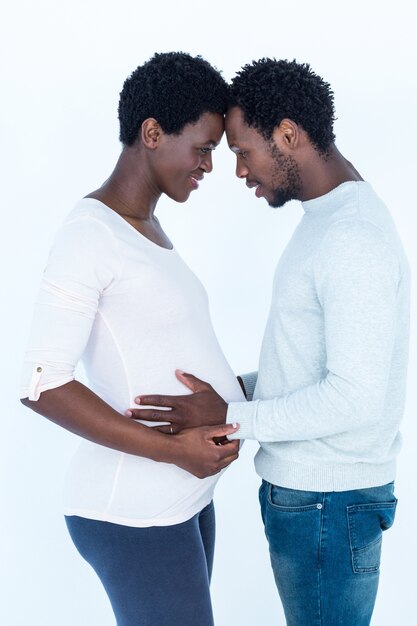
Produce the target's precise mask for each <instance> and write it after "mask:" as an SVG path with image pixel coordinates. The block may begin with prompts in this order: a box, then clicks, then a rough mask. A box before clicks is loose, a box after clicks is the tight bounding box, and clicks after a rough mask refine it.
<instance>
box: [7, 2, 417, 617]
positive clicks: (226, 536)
mask: <svg viewBox="0 0 417 626" xmlns="http://www.w3.org/2000/svg"><path fill="white" fill-rule="evenodd" d="M414 6H415V3H414V2H413V0H410V1H409V2H406V1H405V0H397V2H395V3H391V2H384V1H382V2H379V3H376V2H375V3H374V2H368V3H366V2H364V1H362V2H356V1H351V2H349V3H343V4H342V3H340V7H339V5H338V4H337V3H335V2H330V1H316V2H311V0H299V1H298V2H293V3H291V2H287V3H283V2H279V1H274V2H272V1H271V2H269V1H266V0H258V2H256V3H247V4H246V3H245V2H243V1H240V2H236V3H234V2H229V3H227V2H226V1H224V2H220V0H211V2H210V3H205V4H203V3H200V4H198V3H196V2H191V1H190V0H177V2H176V3H173V2H168V0H166V1H161V0H154V2H152V3H150V4H149V5H144V3H143V2H142V3H140V2H139V1H138V0H136V1H130V0H119V2H118V3H117V4H116V2H114V3H111V2H106V1H105V0H101V1H100V0H83V1H81V0H72V1H68V0H60V1H59V2H57V1H56V0H55V1H52V0H49V1H48V0H38V1H37V2H36V3H35V2H30V1H21V0H15V2H14V3H13V4H11V3H9V4H8V5H7V6H6V5H4V8H3V11H2V23H1V26H0V46H1V48H2V50H1V52H2V54H1V60H2V78H1V85H2V97H1V101H0V106H1V115H0V128H1V172H2V174H3V184H2V189H1V200H2V224H3V227H2V229H1V233H0V236H1V252H2V263H1V272H2V276H1V284H2V285H3V294H2V305H1V315H2V320H1V325H0V328H1V333H2V339H1V347H2V359H1V363H0V367H1V372H0V380H1V382H2V401H3V411H2V417H1V444H0V445H1V450H0V452H1V456H0V476H1V496H0V497H1V500H0V503H1V508H0V579H1V580H0V622H1V623H2V624H4V626H28V625H30V626H74V625H75V624H76V625H79V626H84V625H85V626H90V625H93V626H95V625H98V624H100V626H110V625H112V624H113V623H114V622H113V618H112V614H111V611H110V608H109V605H108V601H107V598H106V596H105V594H104V592H103V591H102V589H101V587H100V584H99V582H98V581H97V579H96V577H95V575H94V573H93V572H92V570H90V569H89V566H87V565H86V564H85V563H84V562H83V561H82V559H81V558H80V557H79V556H78V554H77V553H76V551H75V549H74V547H73V545H72V543H71V542H70V540H69V538H68V536H67V533H66V529H65V526H64V522H63V518H62V515H61V490H62V481H63V476H64V474H65V470H66V466H67V463H68V460H69V458H70V456H71V455H72V453H73V451H74V449H75V447H76V445H77V438H76V437H75V436H73V435H70V434H68V433H66V432H65V431H64V430H62V429H59V428H58V427H56V426H55V425H53V424H51V423H49V422H48V421H47V420H45V419H43V418H41V417H40V416H37V415H35V414H34V413H31V412H29V411H28V410H26V409H25V408H24V407H23V406H21V405H20V403H19V402H18V400H17V398H18V380H19V370H20V363H21V360H22V354H23V351H24V346H25V342H26V339H27V333H28V328H29V323H30V318H31V310H32V305H33V301H34V298H35V295H36V292H37V288H38V284H39V280H40V275H41V272H42V269H43V266H44V263H45V260H46V255H47V251H48V248H49V245H50V243H51V238H52V236H53V233H54V232H55V230H56V228H57V227H58V225H59V224H60V223H61V221H62V220H63V218H64V216H65V215H66V213H67V212H68V211H69V210H70V209H71V208H72V206H73V204H74V203H75V202H76V201H77V200H78V199H79V198H80V197H82V196H83V195H85V194H86V193H88V192H89V191H91V190H92V189H95V188H96V187H97V186H99V185H100V183H101V182H102V181H103V180H104V179H105V178H106V177H107V175H108V174H109V173H110V171H111V169H112V167H113V165H114V163H115V160H116V158H117V156H118V153H119V150H120V146H119V143H118V139H117V137H118V124H117V102H118V94H119V91H120V89H121V86H122V83H123V80H124V79H125V77H126V76H127V75H128V74H129V73H130V72H131V71H132V70H133V69H134V68H135V67H136V66H137V65H138V64H140V63H143V62H144V61H145V60H147V59H148V58H149V57H150V56H151V55H152V54H153V53H154V52H155V51H168V50H185V51H188V52H190V53H192V54H198V53H199V54H202V55H203V56H205V57H206V58H207V59H208V60H209V61H211V62H212V63H214V64H215V65H217V67H218V68H220V69H223V71H224V75H225V77H226V78H227V79H229V78H231V77H232V76H233V74H234V73H235V71H236V70H237V69H239V67H240V66H241V65H242V64H243V63H245V62H249V61H251V60H252V59H258V58H260V57H262V56H275V57H277V58H289V59H292V58H296V59H297V60H298V61H308V62H310V63H311V64H312V66H313V68H314V69H315V70H316V71H317V72H318V73H319V74H321V75H322V76H323V77H324V78H325V79H326V80H328V81H329V82H330V83H331V84H332V86H333V88H334V91H335V97H336V110H337V116H338V120H337V122H336V135H337V145H338V147H339V148H340V149H341V151H342V152H343V153H344V154H345V156H346V157H347V158H348V159H349V160H351V161H352V162H353V163H354V164H355V166H356V167H357V168H358V170H359V171H360V172H361V174H362V176H363V177H364V178H366V179H367V180H369V181H370V182H371V183H372V185H373V187H374V189H375V190H376V191H377V192H378V193H379V195H380V196H381V197H382V198H383V199H384V200H385V201H386V203H387V204H388V206H389V207H390V208H391V211H392V213H393V216H394V219H395V221H396V223H397V226H398V229H399V231H400V235H401V237H402V239H403V241H404V245H405V246H406V249H407V252H408V256H409V260H410V263H411V266H412V268H413V269H414V271H415V269H416V268H417V249H416V248H417V246H416V244H415V242H416V235H417V229H416V226H417V218H416V206H415V199H414V195H415V194H414V187H413V179H414V177H415V169H416V162H415V160H413V157H414V149H415V141H416V132H415V131H416V123H415V116H416V111H417V102H416V99H417V98H416V93H417V88H416V72H415V62H416V60H417V59H416V49H415V47H414V43H413V42H414V41H415V30H414V28H415V27H414V24H415V17H416V14H415V9H414ZM158 215H159V217H160V219H161V221H162V224H163V225H164V227H165V230H166V231H167V233H168V234H169V236H170V237H171V238H172V240H173V241H174V242H175V245H176V247H177V248H178V250H179V251H180V252H181V254H182V255H183V257H184V258H185V259H186V260H187V261H188V262H189V264H190V265H191V267H192V268H193V269H194V270H195V271H196V273H197V274H198V275H199V276H200V278H201V279H202V280H203V282H204V284H205V285H206V288H207V290H208V293H209V296H210V302H211V310H212V316H213V320H214V325H215V328H216V331H217V333H218V337H219V339H220V343H221V345H222V346H223V348H224V351H225V354H226V356H227V357H228V359H229V361H230V363H231V365H232V367H233V368H234V370H235V371H236V372H242V371H247V370H251V369H254V368H256V366H257V359H258V353H259V348H260V342H261V338H262V334H263V328H264V324H265V321H266V315H267V312H268V308H269V302H270V290H271V279H272V274H273V270H274V268H275V264H276V261H277V259H278V257H279V255H280V254H281V252H282V250H283V248H284V246H285V243H286V242H287V241H288V239H289V237H290V235H291V233H292V231H293V229H294V227H295V225H296V224H297V222H298V220H299V219H300V216H301V209H300V207H299V205H298V204H297V203H290V204H289V205H287V206H286V207H285V208H284V209H283V210H278V211H274V210H272V209H270V208H269V207H268V206H267V205H266V203H265V201H264V200H257V199H256V198H255V196H254V194H253V193H252V194H251V193H249V191H248V190H247V189H246V188H245V186H244V184H243V183H242V182H241V181H238V180H237V179H236V178H235V177H234V156H233V155H232V154H231V153H229V151H228V150H227V147H226V144H225V141H223V143H222V145H221V146H220V147H219V148H218V149H217V151H216V153H215V155H214V172H213V174H212V175H211V176H209V177H208V179H207V180H206V181H205V182H204V184H203V185H202V187H201V189H200V190H199V191H198V192H197V193H194V194H193V195H192V198H191V200H190V201H189V202H188V203H187V204H185V205H176V204H174V203H173V202H171V201H167V200H166V199H164V200H163V201H162V202H161V206H160V209H159V210H158ZM197 239H199V240H200V242H201V243H199V245H198V246H197V245H196V244H195V241H196V240H197ZM416 309H417V303H416V293H415V291H414V298H413V318H415V316H416ZM415 333H416V331H415V329H414V335H413V339H412V344H411V348H412V349H411V360H410V383H409V390H408V402H407V408H406V415H405V419H404V422H403V428H402V430H403V434H404V446H403V451H402V455H401V459H400V464H399V470H398V478H397V495H398V497H399V500H400V503H399V508H398V513H397V520H396V523H395V525H394V527H393V529H392V530H391V531H389V532H388V533H387V534H386V535H385V541H384V548H383V567H382V575H381V583H380V591H379V596H378V601H377V607H376V611H375V617H374V621H373V624H375V625H377V626H393V625H394V624H395V626H397V625H401V626H412V625H414V624H416V623H417V610H416V605H415V580H414V575H415V574H414V562H415V560H416V556H417V549H416V547H417V546H416V544H417V541H416V538H415V532H414V523H415V519H416V517H417V505H416V495H415V494H416V489H415V478H414V476H415V470H416V464H415V449H414V448H415V440H416V435H417V432H416V430H417V429H416V424H415V420H414V415H415V412H416V407H417V392H416V384H415V381H416V373H417V372H416V370H417V363H416V362H417V354H416V334H415ZM255 451H256V445H255V444H252V443H249V444H247V445H245V447H244V450H243V452H242V455H241V458H240V459H239V461H238V462H237V463H235V464H234V466H233V467H232V468H230V469H229V471H228V472H227V474H226V476H225V477H224V478H223V479H222V481H221V483H220V484H219V486H218V489H217V497H216V505H217V515H218V541H217V552H216V563H215V572H214V581H213V601H214V607H215V614H216V625H217V626H258V625H265V626H267V625H269V624H271V625H272V624H274V625H276V626H280V625H283V624H284V619H283V615H282V611H281V608H280V605H279V601H278V598H277V594H276V590H275V587H274V583H273V580H272V574H271V572H270V568H269V562H268V553H267V547H266V542H265V540H264V537H263V530H262V527H261V522H260V518H259V512H258V505H257V487H258V482H259V480H258V477H257V476H256V475H255V472H254V469H253V465H252V457H253V454H254V452H255ZM172 626H180V625H174V624H173V625H172ZM352 626H354V625H352Z"/></svg>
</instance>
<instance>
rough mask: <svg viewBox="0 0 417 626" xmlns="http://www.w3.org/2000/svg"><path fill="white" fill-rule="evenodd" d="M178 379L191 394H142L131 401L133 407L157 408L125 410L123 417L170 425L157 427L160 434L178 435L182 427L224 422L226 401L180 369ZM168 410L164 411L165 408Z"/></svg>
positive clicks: (211, 388)
mask: <svg viewBox="0 0 417 626" xmlns="http://www.w3.org/2000/svg"><path fill="white" fill-rule="evenodd" d="M175 374H176V376H177V378H178V380H180V381H181V382H182V383H183V384H184V385H186V386H187V387H188V388H189V389H191V391H192V392H193V393H192V394H187V395H185V396H163V395H160V394H158V395H146V396H139V397H138V398H135V401H136V403H137V404H141V405H145V406H146V405H147V406H154V407H161V408H162V410H159V409H157V408H154V409H133V408H132V409H128V410H127V411H126V412H125V415H126V416H128V417H132V418H133V419H136V420H146V421H149V422H170V424H171V426H169V425H168V426H159V427H158V430H160V431H162V432H164V433H168V434H169V433H171V434H173V433H175V434H176V433H179V432H181V431H182V430H183V429H184V428H195V427H197V426H214V425H218V424H224V423H225V422H226V414H227V406H228V405H227V402H225V401H224V400H223V398H222V397H221V396H220V395H219V394H218V393H217V392H216V391H215V390H214V389H213V387H212V386H211V385H210V384H209V383H207V382H205V381H203V380H200V379H199V378H197V377H196V376H193V375H192V374H185V373H184V372H181V371H180V370H177V371H176V372H175ZM167 408H169V409H171V410H170V411H167V410H166V409H167Z"/></svg>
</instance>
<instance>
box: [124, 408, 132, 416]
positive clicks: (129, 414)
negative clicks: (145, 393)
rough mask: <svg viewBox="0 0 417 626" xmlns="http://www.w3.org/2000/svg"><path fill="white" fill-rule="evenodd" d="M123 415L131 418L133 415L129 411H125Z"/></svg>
mask: <svg viewBox="0 0 417 626" xmlns="http://www.w3.org/2000/svg"><path fill="white" fill-rule="evenodd" d="M125 415H126V417H132V415H133V413H132V411H129V409H128V410H127V411H125Z"/></svg>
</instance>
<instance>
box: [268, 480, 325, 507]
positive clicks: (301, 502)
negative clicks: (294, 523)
mask: <svg viewBox="0 0 417 626" xmlns="http://www.w3.org/2000/svg"><path fill="white" fill-rule="evenodd" d="M267 484H268V483H267ZM268 486H269V489H268V492H267V493H268V504H269V505H270V506H271V507H272V508H273V509H276V510H280V511H282V512H288V513H297V512H300V513H301V512H302V511H309V510H312V509H322V508H323V504H322V500H323V494H322V493H318V492H316V491H301V490H299V489H287V488H286V487H278V486H277V485H271V484H269V485H268Z"/></svg>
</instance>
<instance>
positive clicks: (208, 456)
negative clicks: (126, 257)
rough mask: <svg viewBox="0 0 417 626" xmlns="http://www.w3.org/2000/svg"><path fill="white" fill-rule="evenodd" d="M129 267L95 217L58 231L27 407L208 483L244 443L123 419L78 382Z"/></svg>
mask: <svg viewBox="0 0 417 626" xmlns="http://www.w3.org/2000/svg"><path fill="white" fill-rule="evenodd" d="M122 264H123V260H122V257H121V255H120V253H119V245H118V241H117V240H116V238H115V237H114V235H113V233H112V232H111V231H110V230H109V229H108V228H107V227H106V226H105V225H104V224H102V223H101V222H99V221H97V220H95V219H92V218H89V217H87V218H85V217H81V218H77V219H72V220H70V221H69V222H67V223H66V224H65V225H64V226H63V227H62V228H61V229H60V231H59V232H58V233H57V236H56V238H55V242H54V245H53V246H52V249H51V252H50V255H49V259H48V264H47V267H46V269H45V272H44V276H43V280H42V284H41V288H40V292H39V296H38V299H37V302H36V306H35V311H34V316H33V323H32V331H31V334H30V339H29V343H28V346H27V351H26V357H25V362H24V367H23V375H22V390H21V395H20V397H21V398H23V400H22V402H23V403H24V404H25V405H26V406H28V407H30V408H31V409H33V410H34V411H36V412H37V413H40V414H41V415H44V416H45V417H47V418H48V419H50V420H52V421H53V422H55V423H57V424H59V425H60V426H63V427H64V428H66V429H68V430H70V431H71V432H73V433H76V434H77V435H80V436H81V437H84V438H86V439H89V440H90V441H93V442H95V443H98V444H100V445H103V446H107V447H109V448H113V449H116V450H120V451H122V452H126V453H128V454H134V455H138V456H145V457H148V458H151V459H153V460H155V461H164V462H167V463H174V464H176V465H178V466H179V467H182V468H183V469H185V470H187V471H189V472H191V473H193V474H194V475H196V476H198V477H200V478H203V477H205V476H208V475H210V474H214V473H216V472H218V471H219V470H220V469H222V468H223V467H225V466H226V465H228V464H229V463H231V461H233V460H234V459H235V458H236V457H237V449H238V448H237V446H234V447H229V445H227V446H223V447H222V446H217V445H216V444H215V443H214V442H213V440H212V437H213V436H216V437H218V436H222V435H223V434H224V432H223V429H224V425H222V426H221V427H216V428H211V429H205V430H204V429H193V430H189V431H188V432H184V434H183V433H181V436H179V435H178V436H175V437H173V436H171V435H165V434H163V433H159V432H157V431H153V430H152V429H151V428H149V427H147V426H144V425H141V424H137V423H136V422H134V421H132V420H131V419H128V418H127V417H124V416H123V415H121V414H119V413H118V412H117V411H115V410H114V409H113V408H112V407H110V406H109V405H108V404H106V403H105V402H104V401H103V400H101V399H100V398H99V397H98V396H97V395H96V394H95V393H93V392H92V391H91V390H90V389H88V388H87V387H85V386H84V385H82V384H81V383H79V382H77V381H76V380H75V367H76V364H77V363H78V361H79V360H80V358H81V356H82V354H83V352H84V350H85V347H86V345H87V343H88V341H89V338H90V335H91V330H92V327H93V324H94V320H95V318H96V315H97V311H98V306H99V302H100V299H101V298H102V297H103V295H104V294H105V292H106V291H107V290H109V289H111V288H112V286H113V285H114V283H115V282H117V277H118V275H119V273H120V271H121V267H122ZM219 429H220V430H219ZM234 430H236V429H234ZM220 431H221V434H219V433H220Z"/></svg>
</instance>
